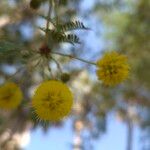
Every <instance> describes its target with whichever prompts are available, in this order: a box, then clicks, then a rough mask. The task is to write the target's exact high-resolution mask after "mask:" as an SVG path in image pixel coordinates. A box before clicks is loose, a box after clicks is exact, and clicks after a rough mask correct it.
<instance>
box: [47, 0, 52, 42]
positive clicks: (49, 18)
mask: <svg viewBox="0 0 150 150" xmlns="http://www.w3.org/2000/svg"><path fill="white" fill-rule="evenodd" d="M51 11H52V2H51V0H49V6H48V14H47V18H48V19H47V23H46V41H47V40H48V29H49V24H50V20H51Z"/></svg>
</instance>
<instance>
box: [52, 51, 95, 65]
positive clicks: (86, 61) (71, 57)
mask: <svg viewBox="0 0 150 150" xmlns="http://www.w3.org/2000/svg"><path fill="white" fill-rule="evenodd" d="M51 53H52V54H56V55H60V56H65V57H69V58H70V59H77V60H80V61H82V62H84V63H88V64H91V65H94V66H96V63H94V62H91V61H88V60H84V59H82V58H78V57H76V56H73V55H70V54H63V53H59V52H51Z"/></svg>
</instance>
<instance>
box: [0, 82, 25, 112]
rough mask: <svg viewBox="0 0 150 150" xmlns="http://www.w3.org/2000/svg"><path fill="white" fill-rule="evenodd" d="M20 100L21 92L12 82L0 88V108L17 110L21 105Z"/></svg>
mask: <svg viewBox="0 0 150 150" xmlns="http://www.w3.org/2000/svg"><path fill="white" fill-rule="evenodd" d="M22 98H23V95H22V92H21V90H20V88H19V87H18V86H17V84H15V83H13V82H7V83H5V84H4V85H2V86H0V108H2V109H14V108H17V107H18V106H19V104H20V103H21V100H22Z"/></svg>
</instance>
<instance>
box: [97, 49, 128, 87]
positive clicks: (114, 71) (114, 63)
mask: <svg viewBox="0 0 150 150" xmlns="http://www.w3.org/2000/svg"><path fill="white" fill-rule="evenodd" d="M97 67H98V70H97V76H98V79H99V80H101V81H102V82H103V83H104V84H105V85H108V86H114V85H117V84H119V83H121V82H122V81H123V80H125V79H126V78H127V77H128V74H129V64H128V63H127V58H126V56H124V55H121V54H119V53H117V52H114V51H113V52H107V53H105V54H104V56H103V57H102V58H101V59H99V60H98V61H97Z"/></svg>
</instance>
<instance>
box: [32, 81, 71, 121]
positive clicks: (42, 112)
mask: <svg viewBox="0 0 150 150" xmlns="http://www.w3.org/2000/svg"><path fill="white" fill-rule="evenodd" d="M72 105H73V95H72V93H71V91H70V90H69V88H68V87H67V86H66V85H65V84H64V83H62V82H60V81H55V80H50V81H45V82H43V83H42V84H41V85H40V86H39V87H38V88H37V90H36V92H35V94H34V96H33V99H32V106H33V108H34V109H35V113H36V114H37V116H38V117H39V119H41V120H44V121H59V120H61V119H63V118H64V117H65V116H67V115H68V114H69V113H70V111H71V108H72Z"/></svg>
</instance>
